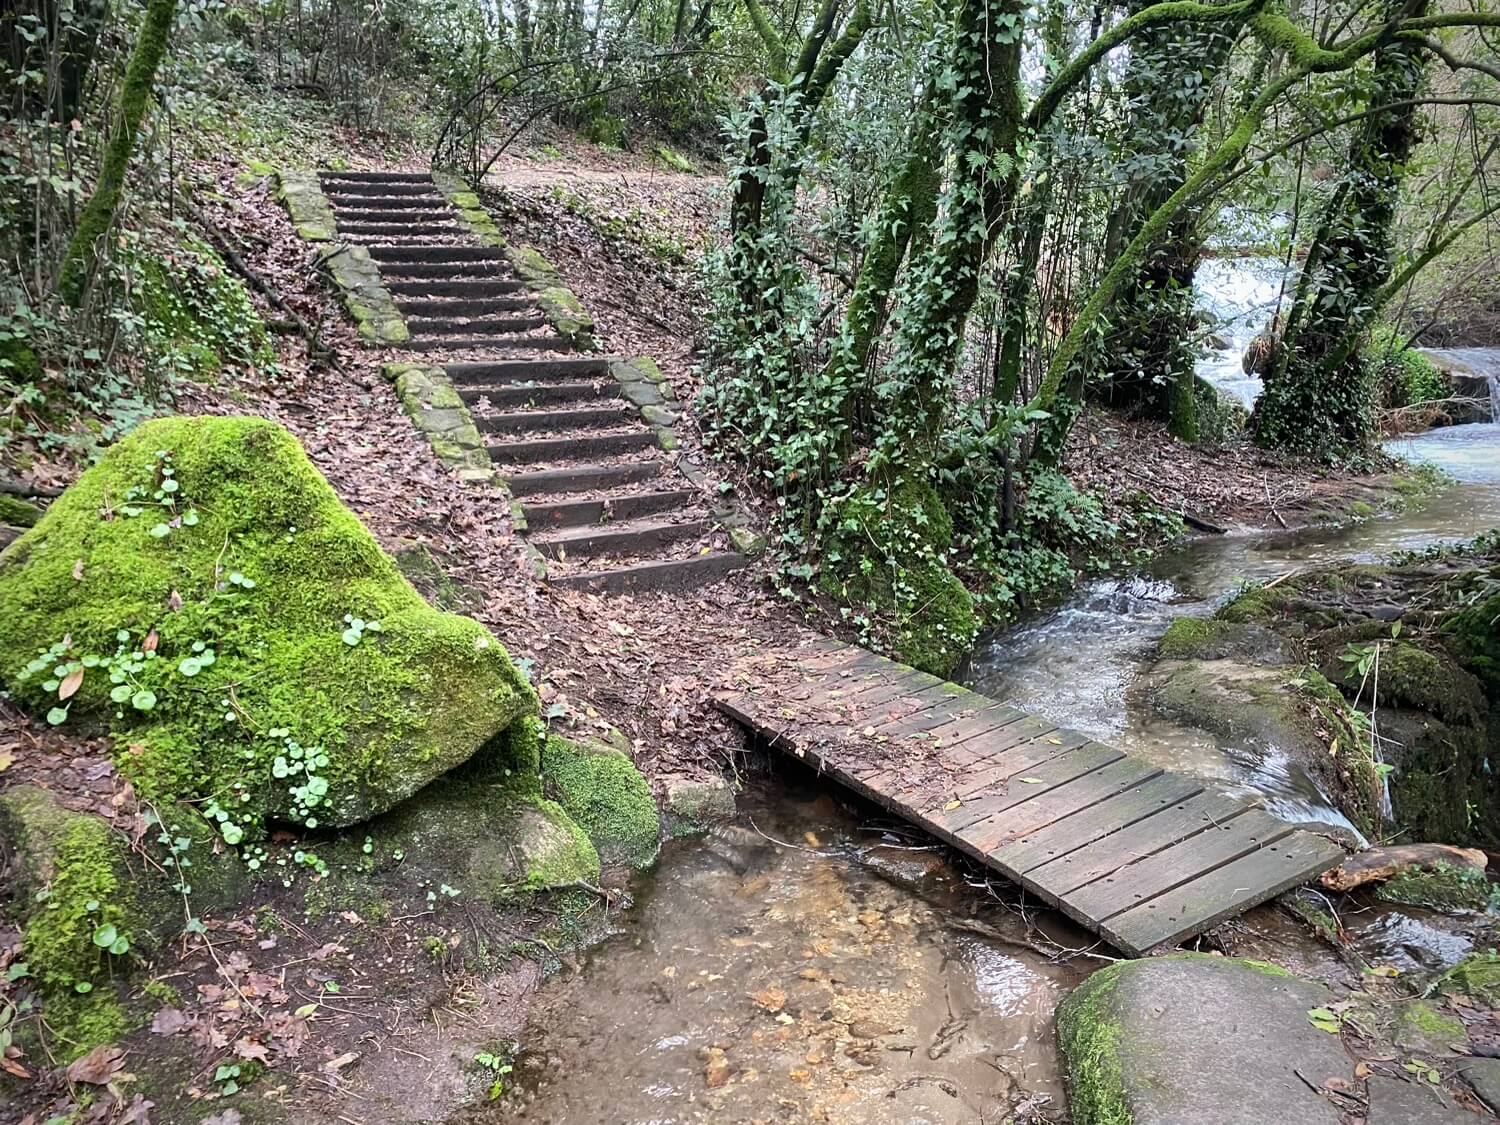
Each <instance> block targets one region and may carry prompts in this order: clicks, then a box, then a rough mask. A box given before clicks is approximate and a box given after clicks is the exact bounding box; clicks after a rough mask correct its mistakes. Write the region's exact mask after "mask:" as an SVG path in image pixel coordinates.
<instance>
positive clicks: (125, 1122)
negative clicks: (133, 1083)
mask: <svg viewBox="0 0 1500 1125" xmlns="http://www.w3.org/2000/svg"><path fill="white" fill-rule="evenodd" d="M155 1108H156V1103H155V1102H148V1101H147V1100H146V1099H145V1098H143V1097H141V1095H140V1094H137V1095H136V1096H135V1097H134V1098H132V1099H131V1100H130V1105H129V1106H128V1107H126V1109H125V1115H124V1116H123V1117H121V1118H120V1119H119V1120H118V1121H116V1122H115V1125H151V1111H152V1110H153V1109H155Z"/></svg>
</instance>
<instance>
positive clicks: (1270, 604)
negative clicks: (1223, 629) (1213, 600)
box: [1217, 586, 1284, 625]
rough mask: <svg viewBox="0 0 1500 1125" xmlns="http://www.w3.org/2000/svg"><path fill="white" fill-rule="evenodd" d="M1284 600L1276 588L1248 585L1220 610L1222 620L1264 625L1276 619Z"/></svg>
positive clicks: (1219, 616) (1219, 614)
mask: <svg viewBox="0 0 1500 1125" xmlns="http://www.w3.org/2000/svg"><path fill="white" fill-rule="evenodd" d="M1283 604H1284V603H1283V601H1282V598H1281V596H1280V595H1279V594H1278V593H1277V592H1276V591H1275V590H1267V589H1265V588H1264V587H1263V586H1247V587H1246V588H1245V589H1244V590H1242V591H1241V592H1240V593H1239V594H1237V595H1235V597H1234V599H1233V600H1231V601H1230V602H1228V603H1227V604H1225V605H1224V606H1223V607H1222V608H1221V609H1220V610H1219V612H1218V615H1217V616H1218V618H1219V620H1221V621H1228V622H1231V623H1234V624H1239V625H1264V624H1268V623H1270V622H1272V621H1275V620H1276V617H1277V615H1278V614H1279V613H1280V611H1281V609H1282V606H1283Z"/></svg>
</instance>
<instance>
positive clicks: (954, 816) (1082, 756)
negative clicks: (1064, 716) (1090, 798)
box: [922, 742, 1125, 835]
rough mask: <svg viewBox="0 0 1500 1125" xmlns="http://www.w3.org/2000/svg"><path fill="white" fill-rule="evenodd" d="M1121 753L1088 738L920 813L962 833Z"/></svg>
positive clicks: (1121, 754) (1106, 763)
mask: <svg viewBox="0 0 1500 1125" xmlns="http://www.w3.org/2000/svg"><path fill="white" fill-rule="evenodd" d="M1028 745H1029V744H1028ZM1048 749H1049V750H1050V749H1051V747H1048ZM1124 756H1125V755H1124V754H1123V753H1122V752H1121V751H1119V750H1116V749H1115V748H1114V747H1113V746H1105V745H1103V744H1102V743H1098V742H1091V743H1089V744H1088V745H1086V746H1079V747H1077V748H1076V749H1073V750H1069V751H1067V752H1066V753H1063V754H1061V755H1059V756H1058V757H1056V758H1052V759H1050V760H1048V761H1045V762H1038V763H1037V764H1035V765H1032V766H1027V767H1024V768H1019V769H1016V770H1013V771H1011V772H1010V773H1009V774H1008V775H1007V777H1006V780H1005V781H1003V782H998V783H996V784H993V785H991V786H990V787H989V788H988V789H987V790H985V792H983V793H981V794H980V795H979V796H977V797H975V798H974V799H973V800H968V801H964V802H963V804H962V805H961V806H960V807H959V808H956V809H952V810H944V811H935V810H930V809H923V810H922V813H923V815H924V816H931V817H933V819H934V820H935V821H936V822H937V823H939V824H941V825H942V826H943V827H944V828H945V829H947V830H948V831H949V832H952V833H954V834H955V835H964V834H965V833H967V832H968V830H969V829H971V828H973V827H975V826H976V825H978V824H980V823H982V822H983V821H986V820H988V819H990V818H991V817H993V816H998V815H999V814H1001V813H1003V812H1005V810H1006V809H1009V808H1013V807H1015V806H1016V805H1019V804H1020V803H1021V802H1022V801H1031V800H1035V799H1036V798H1037V797H1040V796H1041V795H1042V794H1043V793H1046V792H1047V791H1048V790H1051V789H1056V788H1057V787H1058V786H1059V785H1066V784H1067V783H1068V782H1070V781H1072V780H1073V779H1074V778H1079V777H1082V776H1084V775H1085V774H1088V773H1092V772H1093V771H1094V770H1096V769H1100V768H1102V767H1104V766H1107V765H1109V763H1110V762H1117V761H1119V760H1120V759H1121V758H1123V757H1124Z"/></svg>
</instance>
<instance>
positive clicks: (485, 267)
mask: <svg viewBox="0 0 1500 1125" xmlns="http://www.w3.org/2000/svg"><path fill="white" fill-rule="evenodd" d="M371 249H372V251H373V249H374V248H373V247H371ZM376 260H377V261H378V262H379V265H380V272H381V273H382V274H385V275H386V276H387V277H400V278H415V279H419V280H420V279H426V280H429V281H447V280H450V279H454V278H467V279H470V280H473V281H490V280H493V279H496V278H503V277H508V276H509V273H510V271H509V270H507V269H506V268H505V265H504V263H503V262H395V261H390V260H383V261H382V260H380V259H376ZM516 288H518V289H519V288H524V286H522V285H521V283H520V282H519V281H517V283H516ZM424 292H431V290H424Z"/></svg>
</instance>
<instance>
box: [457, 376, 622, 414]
mask: <svg viewBox="0 0 1500 1125" xmlns="http://www.w3.org/2000/svg"><path fill="white" fill-rule="evenodd" d="M458 394H459V397H460V398H462V399H463V400H464V402H466V403H468V404H469V405H470V406H472V405H474V404H475V403H477V402H479V401H480V400H481V399H484V400H487V401H488V402H489V404H490V405H491V406H494V407H500V408H503V407H507V406H510V407H517V406H540V405H542V404H543V403H549V402H589V401H594V400H598V399H601V398H619V397H620V385H619V384H618V383H616V382H615V381H614V380H613V379H611V380H609V381H608V382H605V381H603V380H600V381H598V382H595V383H545V384H541V385H527V384H519V385H516V384H511V385H504V386H498V387H464V388H461V389H460V390H459V392H458Z"/></svg>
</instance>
